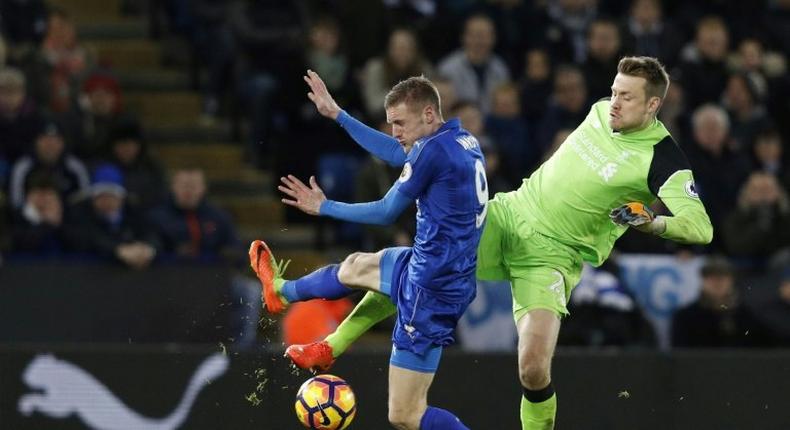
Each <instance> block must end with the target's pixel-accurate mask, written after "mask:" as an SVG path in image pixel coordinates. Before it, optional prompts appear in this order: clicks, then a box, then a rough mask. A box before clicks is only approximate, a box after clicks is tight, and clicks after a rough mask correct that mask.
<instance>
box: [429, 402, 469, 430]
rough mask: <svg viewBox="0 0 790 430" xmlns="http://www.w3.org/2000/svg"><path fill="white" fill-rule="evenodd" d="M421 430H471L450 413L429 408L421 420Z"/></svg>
mask: <svg viewBox="0 0 790 430" xmlns="http://www.w3.org/2000/svg"><path fill="white" fill-rule="evenodd" d="M420 430H469V427H467V426H465V425H464V423H462V422H461V420H459V419H458V417H456V416H455V415H453V414H452V412H450V411H445V410H444V409H440V408H434V407H433V406H428V409H426V410H425V414H423V416H422V419H421V420H420Z"/></svg>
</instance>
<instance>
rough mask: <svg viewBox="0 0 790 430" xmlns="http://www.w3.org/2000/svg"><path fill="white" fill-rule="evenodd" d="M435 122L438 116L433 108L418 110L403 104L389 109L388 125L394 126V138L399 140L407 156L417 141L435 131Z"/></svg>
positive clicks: (426, 107)
mask: <svg viewBox="0 0 790 430" xmlns="http://www.w3.org/2000/svg"><path fill="white" fill-rule="evenodd" d="M435 121H436V116H435V115H434V113H433V108H432V107H431V106H425V107H424V108H423V109H422V110H417V109H411V108H409V107H408V106H407V105H406V103H401V104H398V105H396V106H391V107H389V108H387V124H390V125H392V137H394V138H395V139H397V141H398V143H399V144H400V146H402V147H403V150H404V151H405V152H406V153H407V154H408V153H409V151H411V147H412V146H414V142H415V141H416V140H417V139H419V138H421V137H424V136H427V135H429V134H431V133H432V132H433V131H434V129H433V126H434V125H435Z"/></svg>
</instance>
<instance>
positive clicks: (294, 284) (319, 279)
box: [280, 264, 354, 303]
mask: <svg viewBox="0 0 790 430" xmlns="http://www.w3.org/2000/svg"><path fill="white" fill-rule="evenodd" d="M339 269H340V265H338V264H332V265H329V266H325V267H322V268H320V269H318V270H316V271H315V272H313V273H310V274H307V275H305V276H303V277H301V278H299V279H296V280H294V281H285V283H284V284H283V288H282V290H281V291H280V294H282V296H283V297H284V298H285V300H288V303H293V302H301V301H305V300H310V299H328V300H334V299H339V298H341V297H346V296H347V295H349V294H351V293H353V292H354V290H353V289H351V288H348V287H346V286H345V285H343V284H341V283H340V281H339V280H338V279H337V271H338V270H339Z"/></svg>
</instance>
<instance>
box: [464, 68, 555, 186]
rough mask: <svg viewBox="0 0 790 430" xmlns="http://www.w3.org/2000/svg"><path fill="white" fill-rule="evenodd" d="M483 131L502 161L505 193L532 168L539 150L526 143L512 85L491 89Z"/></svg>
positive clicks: (534, 165) (513, 85) (526, 139)
mask: <svg viewBox="0 0 790 430" xmlns="http://www.w3.org/2000/svg"><path fill="white" fill-rule="evenodd" d="M462 124H463V122H462ZM485 131H486V133H487V134H488V135H489V136H491V139H492V141H493V142H495V145H496V152H498V153H499V154H501V156H502V158H503V160H502V161H503V164H504V165H503V166H502V167H503V169H502V170H503V171H504V172H505V173H506V174H507V175H509V178H508V183H510V184H511V186H510V187H508V189H509V188H511V187H512V186H514V185H515V184H517V183H518V182H519V181H520V180H521V178H523V177H524V176H525V175H526V174H527V173H528V172H530V171H532V169H534V167H536V164H537V162H538V160H539V157H540V151H539V148H537V146H536V145H533V144H532V142H530V140H529V134H528V130H527V124H526V122H525V121H524V118H523V117H522V116H521V100H520V95H519V89H518V87H517V86H516V85H515V84H512V83H510V82H505V83H503V84H500V85H499V86H498V87H497V88H496V89H494V94H493V100H492V102H491V112H490V113H489V114H488V115H486V118H485Z"/></svg>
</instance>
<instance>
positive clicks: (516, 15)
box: [473, 0, 535, 71]
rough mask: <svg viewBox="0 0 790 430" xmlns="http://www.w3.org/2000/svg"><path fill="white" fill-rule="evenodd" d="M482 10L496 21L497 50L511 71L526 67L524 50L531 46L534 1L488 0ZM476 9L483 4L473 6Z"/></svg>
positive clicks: (483, 3)
mask: <svg viewBox="0 0 790 430" xmlns="http://www.w3.org/2000/svg"><path fill="white" fill-rule="evenodd" d="M480 3H482V10H483V11H484V12H485V13H486V15H488V16H489V17H491V19H492V20H493V21H494V28H496V30H497V43H496V46H497V52H498V53H499V54H500V55H501V56H502V59H503V60H505V63H506V64H507V65H508V69H509V70H511V71H514V70H522V69H523V68H524V59H525V58H524V52H526V51H527V49H529V48H530V42H532V41H533V40H532V37H530V34H529V33H530V31H532V29H531V28H530V25H529V23H530V22H531V21H532V19H533V17H534V15H535V14H534V8H535V6H534V5H533V4H532V3H533V2H530V1H525V0H488V1H486V2H480ZM473 7H475V8H476V9H479V8H481V6H473Z"/></svg>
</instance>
